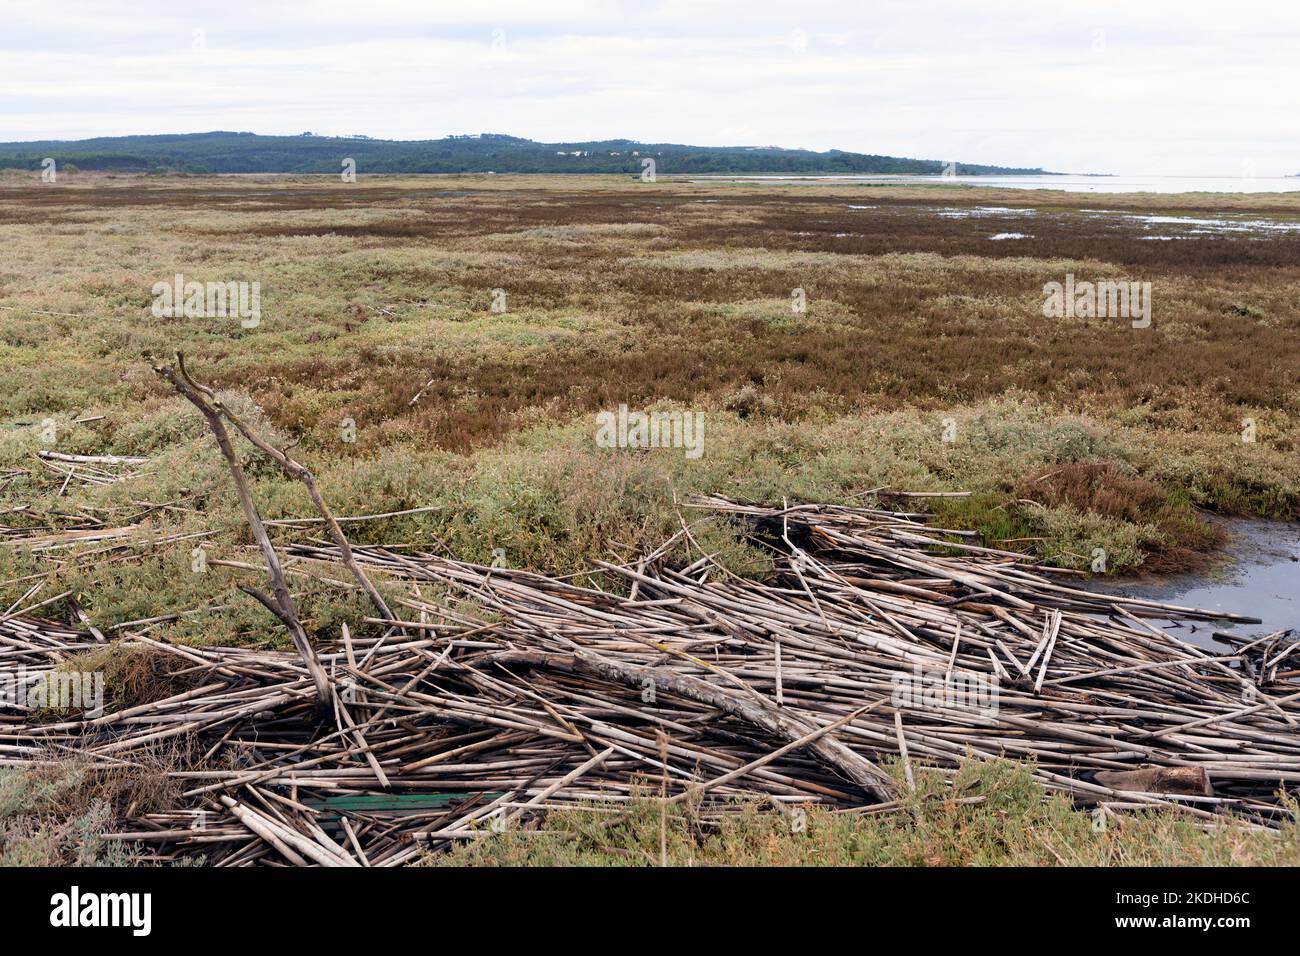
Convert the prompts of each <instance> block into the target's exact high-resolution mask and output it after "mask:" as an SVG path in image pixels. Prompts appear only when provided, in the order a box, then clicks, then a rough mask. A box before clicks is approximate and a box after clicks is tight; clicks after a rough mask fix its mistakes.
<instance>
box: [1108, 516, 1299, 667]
mask: <svg viewBox="0 0 1300 956" xmlns="http://www.w3.org/2000/svg"><path fill="white" fill-rule="evenodd" d="M1222 523H1223V524H1224V526H1225V527H1226V528H1227V529H1228V531H1229V533H1230V534H1231V535H1232V538H1231V540H1230V542H1229V544H1228V547H1227V556H1228V563H1227V566H1226V567H1224V568H1222V569H1219V570H1216V571H1214V572H1211V573H1209V574H1175V575H1167V576H1163V577H1153V578H1150V579H1141V580H1138V581H1133V582H1127V583H1121V584H1117V583H1115V582H1113V581H1108V582H1097V581H1093V582H1091V583H1090V585H1089V589H1090V590H1097V591H1105V592H1108V593H1111V594H1125V595H1128V596H1130V597H1140V598H1148V599H1150V600H1153V601H1163V602H1165V603H1167V604H1179V605H1182V606H1183V607H1197V608H1204V609H1206V610H1211V611H1226V612H1228V613H1233V614H1246V615H1249V616H1250V617H1258V618H1262V619H1263V621H1264V623H1263V624H1228V623H1226V622H1219V623H1212V622H1199V621H1197V622H1188V621H1184V622H1181V623H1180V624H1179V625H1178V626H1176V627H1171V632H1172V633H1174V634H1177V635H1178V636H1179V637H1182V638H1184V639H1185V640H1188V641H1191V642H1192V643H1194V644H1199V645H1201V646H1202V647H1207V646H1210V645H1211V644H1213V643H1214V642H1213V639H1212V637H1211V634H1212V633H1213V632H1214V631H1228V632H1231V633H1233V634H1241V635H1261V634H1270V633H1272V632H1274V631H1280V630H1283V629H1284V628H1298V629H1300V524H1296V523H1292V522H1285V521H1255V520H1250V519H1231V520H1227V521H1224V522H1222Z"/></svg>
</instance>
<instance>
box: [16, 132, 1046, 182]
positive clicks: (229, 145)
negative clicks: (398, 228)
mask: <svg viewBox="0 0 1300 956" xmlns="http://www.w3.org/2000/svg"><path fill="white" fill-rule="evenodd" d="M46 157H52V158H53V159H54V160H55V161H56V162H58V163H59V164H60V165H66V164H72V165H74V166H76V167H77V168H79V169H94V170H117V171H132V172H187V173H337V172H339V171H340V170H341V169H342V166H343V162H344V160H346V159H352V160H355V162H356V168H357V171H358V172H359V173H481V172H489V171H492V172H498V173H640V172H641V170H642V163H643V161H644V159H645V158H646V157H651V158H653V159H654V160H655V165H656V172H657V173H661V174H673V173H696V174H698V173H801V174H810V173H886V174H926V173H929V174H937V173H940V172H942V171H943V169H944V165H945V164H944V163H943V162H940V161H938V160H926V159H901V158H898V157H895V156H874V155H866V154H863V153H847V152H843V151H841V150H828V151H826V152H821V153H818V152H812V151H810V150H802V149H781V148H779V147H775V146H764V147H749V146H684V145H680V144H675V143H638V142H635V141H633V140H627V139H616V140H603V141H600V142H585V143H537V142H533V141H532V140H528V139H520V138H519V137H517V136H504V135H498V134H486V133H485V134H482V135H476V136H450V137H447V138H445V139H431V140H386V139H371V138H369V137H364V136H356V137H352V136H315V135H312V134H310V133H303V134H301V135H298V136H260V135H257V134H254V133H228V132H212V133H186V134H177V135H165V136H111V137H101V138H98V139H83V140H67V141H61V140H47V141H38V142H28V143H0V168H10V169H13V168H18V169H39V168H40V165H41V162H42V161H43V160H44V159H45V158H46ZM957 172H958V173H960V174H962V175H978V174H987V173H1017V174H1034V173H1042V172H1043V170H1041V169H1021V168H1004V167H999V166H979V165H973V164H967V163H959V164H958V165H957Z"/></svg>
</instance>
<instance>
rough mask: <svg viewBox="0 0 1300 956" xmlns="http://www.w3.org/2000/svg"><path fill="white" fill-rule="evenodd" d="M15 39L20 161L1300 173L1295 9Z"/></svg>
mask: <svg viewBox="0 0 1300 956" xmlns="http://www.w3.org/2000/svg"><path fill="white" fill-rule="evenodd" d="M0 23H3V31H4V32H3V34H0V139H3V140H13V139H35V138H79V137H84V136H92V135H114V134H122V133H134V132H191V131H200V130H210V129H238V130H252V131H255V132H263V133H291V132H299V131H301V130H304V129H313V130H316V131H319V132H333V133H351V132H364V133H368V134H370V135H373V136H387V137H398V138H410V139H416V138H431V137H437V136H441V135H445V134H448V133H466V132H504V133H512V134H515V135H519V136H529V137H532V138H535V139H543V140H559V139H589V138H604V137H630V138H635V139H641V140H646V141H652V140H671V141H676V142H688V143H699V144H724V143H725V144H736V143H748V144H763V145H766V144H770V143H775V144H781V145H788V146H803V147H809V148H816V149H826V148H832V147H834V148H840V149H850V150H858V151H863V152H873V153H890V154H900V155H910V156H920V157H925V158H935V159H951V158H959V159H962V160H965V161H969V162H987V163H999V164H1008V165H1031V166H1043V167H1045V168H1049V169H1056V170H1067V171H1107V172H1132V173H1144V172H1164V173H1187V174H1209V175H1212V174H1223V175H1236V174H1237V173H1238V172H1239V170H1240V168H1241V165H1242V163H1243V161H1245V160H1246V159H1248V158H1249V159H1253V160H1254V161H1255V163H1256V167H1257V169H1258V172H1259V174H1260V175H1271V174H1280V173H1295V172H1300V143H1297V141H1296V136H1295V128H1294V127H1295V117H1296V116H1297V115H1300V57H1297V56H1296V50H1297V49H1300V7H1297V6H1295V5H1292V4H1272V3H1265V2H1257V0H1242V2H1237V3H1231V4H1229V3H1204V4H1196V3H1172V2H1164V0H1154V2H1145V3H1134V2H1131V0H1122V2H1121V0H1094V2H1091V3H1086V4H1084V3H1080V4H1077V5H1066V6H1061V5H1059V4H1043V3H1039V2H1029V0H1000V2H998V3H993V4H990V3H987V2H974V0H946V2H933V3H927V4H913V3H905V2H899V0H884V2H878V3H872V4H864V3H860V2H849V0H845V2H833V0H806V2H801V3H800V4H798V5H788V4H782V3H775V2H772V3H765V2H758V0H750V2H731V0H712V2H699V0H692V2H686V0H663V2H657V3H656V2H619V0H547V2H545V3H536V2H523V0H482V2H477V0H476V2H475V3H473V4H469V3H465V2H463V0H459V2H432V3H431V2H416V0H402V2H384V0H372V2H369V3H358V2H355V0H347V2H344V0H315V2H310V3H306V2H288V3H277V4H267V3H264V2H251V0H226V2H207V0H203V2H192V3H188V4H176V3H154V2H147V0H146V2H126V0H99V2H76V0H62V2H60V3H58V4H53V5H52V4H47V3H39V2H0ZM195 31H201V32H200V33H196V32H195ZM196 39H198V40H201V41H202V42H201V43H200V44H198V45H199V46H201V47H203V48H202V49H196V48H195V45H196Z"/></svg>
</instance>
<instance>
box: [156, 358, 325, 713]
mask: <svg viewBox="0 0 1300 956" xmlns="http://www.w3.org/2000/svg"><path fill="white" fill-rule="evenodd" d="M181 363H182V359H181V355H180V353H179V352H178V353H177V354H176V365H175V366H170V365H159V366H157V367H155V369H154V371H155V372H157V373H158V374H159V375H161V376H162V377H163V378H165V379H167V381H169V382H171V383H172V385H173V386H174V387H175V389H176V391H178V392H179V393H180V394H181V395H183V396H184V397H185V398H186V399H188V400H189V402H190V404H192V405H193V406H194V407H195V408H197V409H198V410H199V412H200V413H202V415H203V417H204V418H205V419H206V420H207V423H208V427H209V428H210V429H211V430H212V434H213V436H214V437H215V438H216V440H217V447H218V448H220V449H221V454H222V455H223V456H224V457H225V459H226V464H227V465H229V466H230V476H231V478H232V479H233V480H234V482H235V491H236V493H237V494H238V495H239V505H240V507H241V508H243V511H244V518H245V520H247V522H248V527H249V528H250V530H251V531H252V532H253V538H254V539H255V540H256V541H257V544H258V547H260V548H261V549H262V557H263V558H264V559H265V560H266V567H267V570H268V571H269V573H270V575H271V590H272V592H273V593H274V595H275V597H274V599H273V600H272V599H268V598H266V597H265V596H264V595H261V594H259V593H257V592H255V591H252V590H251V589H249V591H248V593H250V594H252V596H253V597H255V598H257V600H259V601H260V602H261V603H262V604H263V605H264V606H265V607H266V608H268V609H269V610H271V611H272V612H273V613H274V614H275V615H276V617H278V618H279V619H280V620H281V621H283V622H284V624H285V626H286V627H287V628H288V629H289V634H290V635H291V636H292V637H293V645H294V647H295V648H297V650H298V655H299V656H300V657H301V658H302V660H303V663H304V664H306V665H307V670H308V672H309V673H310V674H311V678H312V682H313V683H314V684H315V685H316V694H317V696H318V697H319V699H320V705H321V706H322V707H323V706H325V705H326V703H327V701H329V699H330V696H331V692H330V685H329V679H328V678H327V677H326V675H325V669H324V668H323V667H321V664H320V661H319V660H318V659H317V657H316V651H315V649H313V648H312V645H311V641H310V639H308V637H307V632H306V631H305V630H303V626H302V621H301V620H300V619H299V617H298V610H297V608H296V607H295V606H294V603H293V596H292V595H291V594H290V593H289V585H288V584H287V583H285V579H284V572H283V571H282V570H281V569H280V558H279V555H277V554H276V552H275V546H274V545H272V544H271V538H270V536H269V535H268V534H267V533H266V527H265V526H264V525H263V524H262V516H261V515H260V514H258V512H257V505H256V504H255V503H254V501H253V495H252V492H250V491H249V489H248V479H247V477H246V476H245V475H244V469H243V467H242V466H241V465H240V464H239V456H238V455H236V454H235V447H234V444H233V443H232V442H231V440H230V432H228V431H227V430H226V426H225V424H224V423H223V422H222V420H221V414H220V412H219V411H218V410H217V408H216V407H214V405H213V404H212V400H211V399H210V397H209V396H211V395H212V391H211V389H207V388H204V387H202V386H198V385H197V384H196V383H195V382H194V381H193V380H192V379H191V378H190V377H189V376H188V375H187V374H186V373H185V368H184V366H183V365H182V364H181Z"/></svg>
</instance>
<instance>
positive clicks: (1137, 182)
mask: <svg viewBox="0 0 1300 956" xmlns="http://www.w3.org/2000/svg"><path fill="white" fill-rule="evenodd" d="M693 178H696V179H724V180H729V181H732V182H758V181H767V180H772V181H781V182H804V183H825V182H852V183H866V184H890V183H897V184H906V185H929V186H935V185H951V184H954V183H956V184H959V185H968V186H987V187H991V188H1000V189H1061V190H1064V191H1065V192H1070V193H1202V192H1204V193H1291V192H1300V176H1275V177H1269V176H1259V177H1254V178H1250V179H1246V178H1242V177H1240V176H1219V177H1215V176H951V177H943V176H697V177H693Z"/></svg>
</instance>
